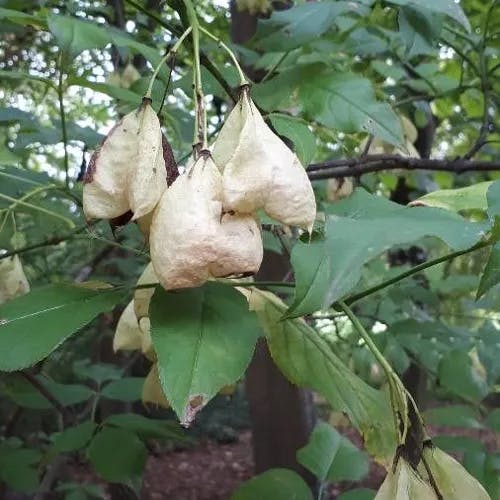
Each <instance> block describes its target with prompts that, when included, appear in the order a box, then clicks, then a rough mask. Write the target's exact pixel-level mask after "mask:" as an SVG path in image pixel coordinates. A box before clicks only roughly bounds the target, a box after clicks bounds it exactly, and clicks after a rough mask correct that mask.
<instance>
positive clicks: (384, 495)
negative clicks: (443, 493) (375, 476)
mask: <svg viewBox="0 0 500 500" xmlns="http://www.w3.org/2000/svg"><path fill="white" fill-rule="evenodd" d="M417 499H418V500H438V497H437V496H436V494H435V492H434V490H433V489H432V488H431V486H430V485H429V484H428V483H427V482H425V481H424V480H423V479H422V478H421V477H420V476H419V475H418V473H417V472H416V471H415V470H414V469H413V467H412V466H411V465H410V464H409V463H408V462H407V461H406V460H405V459H404V458H399V459H398V461H397V464H396V466H395V467H394V468H392V469H391V470H389V472H388V473H387V476H386V478H385V479H384V482H383V483H382V486H381V487H380V489H379V490H378V492H377V495H376V496H375V499H374V500H417Z"/></svg>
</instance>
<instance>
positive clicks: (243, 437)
mask: <svg viewBox="0 0 500 500" xmlns="http://www.w3.org/2000/svg"><path fill="white" fill-rule="evenodd" d="M428 430H429V433H430V434H431V436H432V435H437V434H448V435H450V434H451V435H453V434H454V435H461V436H468V437H472V438H475V439H478V440H479V441H481V442H482V443H483V444H484V446H485V447H486V448H487V449H490V450H492V451H493V450H494V449H495V447H496V446H497V443H496V439H497V438H496V437H495V435H494V433H492V432H488V431H483V430H473V429H459V430H457V429H453V430H451V429H446V428H443V427H440V428H436V427H431V428H429V429H428ZM343 433H344V434H345V435H346V436H347V437H348V438H349V439H351V440H352V441H353V442H354V443H355V444H357V445H358V446H360V445H361V440H360V438H359V436H358V435H357V433H356V431H354V430H352V429H346V430H345V432H343ZM252 475H253V460H252V448H251V433H250V431H243V432H240V433H239V435H238V439H237V440H236V441H235V442H232V443H227V444H221V443H217V442H216V441H211V440H204V441H202V442H200V443H199V444H198V445H197V446H195V447H193V448H191V449H187V450H182V451H172V452H168V453H161V454H159V455H157V456H151V457H150V458H149V461H148V464H147V469H146V474H145V477H144V487H143V497H142V498H143V499H144V500H226V499H229V498H230V496H231V493H232V492H233V491H234V490H235V488H237V487H238V486H239V485H240V484H241V483H243V482H244V481H246V480H247V479H249V478H250V477H252ZM384 477H385V470H384V469H383V468H382V467H381V466H379V465H377V464H375V463H372V464H371V468H370V473H369V475H368V476H367V477H366V478H365V479H364V480H363V481H362V482H361V483H347V482H346V483H340V484H336V485H334V486H331V487H330V488H329V489H328V493H329V495H328V498H330V499H335V498H337V497H338V495H339V494H340V493H342V492H344V491H348V490H350V489H353V488H360V487H364V488H371V489H374V490H377V489H378V487H379V486H380V484H381V483H382V481H383V479H384Z"/></svg>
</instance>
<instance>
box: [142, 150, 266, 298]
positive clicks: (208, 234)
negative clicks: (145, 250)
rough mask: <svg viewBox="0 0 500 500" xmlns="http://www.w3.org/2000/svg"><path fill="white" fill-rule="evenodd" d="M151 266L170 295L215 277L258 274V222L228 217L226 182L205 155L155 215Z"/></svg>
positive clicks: (180, 179)
mask: <svg viewBox="0 0 500 500" xmlns="http://www.w3.org/2000/svg"><path fill="white" fill-rule="evenodd" d="M150 249H151V261H152V263H153V267H154V270H155V273H156V275H157V277H158V279H159V281H160V283H161V285H162V286H163V287H164V288H166V289H174V288H188V287H195V286H199V285H201V284H202V283H204V282H205V281H207V280H208V279H209V278H211V277H222V276H233V275H246V274H253V273H255V272H257V270H258V269H259V267H260V264H261V262H262V253H263V250H262V238H261V234H260V228H259V226H258V224H257V222H256V220H255V219H254V217H253V216H233V215H231V214H223V212H222V178H221V174H220V172H219V170H218V169H217V167H216V166H215V164H214V162H213V161H212V159H211V157H210V156H209V155H208V154H204V155H202V156H201V157H200V158H199V159H198V160H197V161H196V162H195V163H194V165H193V166H192V167H191V169H190V170H189V171H188V172H187V173H186V174H184V175H181V176H180V177H178V178H177V180H176V181H175V182H174V183H173V184H172V186H171V187H170V188H169V189H168V190H167V191H165V192H164V194H163V196H162V198H161V200H160V203H159V204H158V207H157V208H156V210H155V213H154V215H153V222H152V224H151V234H150Z"/></svg>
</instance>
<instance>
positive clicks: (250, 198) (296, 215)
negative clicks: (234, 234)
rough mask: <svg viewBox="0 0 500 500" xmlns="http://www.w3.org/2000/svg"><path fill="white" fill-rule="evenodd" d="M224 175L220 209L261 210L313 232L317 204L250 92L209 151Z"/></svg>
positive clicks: (304, 177) (244, 91)
mask: <svg viewBox="0 0 500 500" xmlns="http://www.w3.org/2000/svg"><path fill="white" fill-rule="evenodd" d="M213 158H214V161H215V163H216V165H217V166H218V167H219V169H220V171H221V172H222V176H223V191H224V209H225V210H228V211H229V210H231V211H235V212H239V213H246V214H251V213H255V212H256V211H257V210H259V209H264V211H265V212H266V213H267V214H268V215H269V216H270V217H272V218H273V219H276V220H278V221H280V222H282V223H283V224H287V225H292V226H298V227H302V228H304V229H307V230H308V231H311V230H312V226H313V223H314V219H315V217H316V201H315V198H314V192H313V189H312V186H311V183H310V181H309V179H308V177H307V174H306V171H305V169H304V167H303V166H302V165H301V163H300V161H299V159H298V158H297V156H296V155H295V154H294V153H293V152H292V151H291V150H290V149H289V148H288V147H287V146H286V144H285V143H284V142H283V141H282V140H281V139H280V138H279V137H278V136H277V135H276V134H275V133H274V132H273V131H272V130H271V129H270V128H269V127H268V126H267V124H266V123H265V122H264V119H263V118H262V115H261V114H260V112H259V110H258V109H257V107H256V106H255V104H254V103H253V102H252V100H251V98H250V96H249V92H248V88H247V87H243V88H242V91H241V94H240V98H239V100H238V102H237V103H236V105H235V107H234V108H233V110H232V111H231V113H230V114H229V116H228V117H227V119H226V122H225V123H224V126H223V127H222V129H221V131H220V133H219V135H218V137H217V139H216V141H215V143H214V146H213Z"/></svg>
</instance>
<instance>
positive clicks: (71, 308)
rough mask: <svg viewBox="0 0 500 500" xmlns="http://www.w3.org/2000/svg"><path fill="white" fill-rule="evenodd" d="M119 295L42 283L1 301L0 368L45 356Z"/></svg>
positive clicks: (8, 368) (19, 366)
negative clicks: (25, 292) (33, 288)
mask: <svg viewBox="0 0 500 500" xmlns="http://www.w3.org/2000/svg"><path fill="white" fill-rule="evenodd" d="M123 296H124V291H123V290H92V289H90V288H85V287H83V286H73V285H46V286H43V287H40V288H37V289H35V290H33V291H32V292H30V293H29V294H27V295H23V296H21V297H18V298H16V299H14V300H11V301H9V302H7V303H5V304H2V305H1V306H0V370H3V371H11V370H20V369H22V368H26V367H27V366H30V365H33V364H34V363H36V362H38V361H40V360H41V359H43V358H45V357H46V356H48V355H49V354H50V353H51V352H52V351H53V350H54V349H56V348H57V347H58V346H59V345H60V344H61V343H62V342H64V341H65V340H66V339H67V338H68V337H70V336H71V335H72V334H74V333H75V332H76V331H78V330H79V329H80V328H82V327H83V326H85V325H86V324H87V323H88V322H89V321H90V320H92V319H93V318H95V317H96V316H97V315H98V314H99V313H102V312H104V311H109V310H110V309H112V308H113V307H114V306H115V304H117V303H118V302H120V301H121V299H122V298H123Z"/></svg>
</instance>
